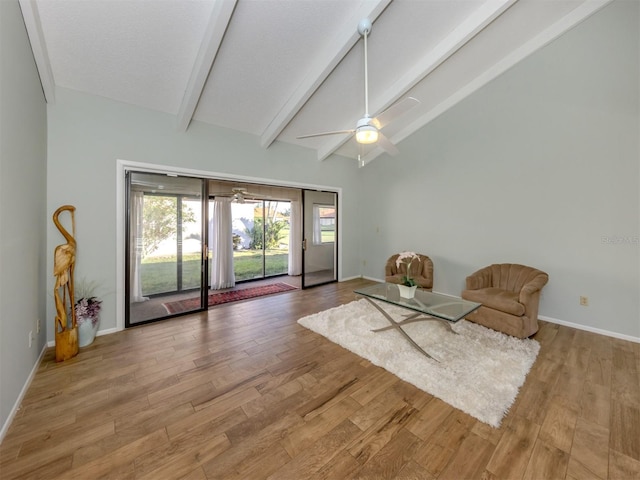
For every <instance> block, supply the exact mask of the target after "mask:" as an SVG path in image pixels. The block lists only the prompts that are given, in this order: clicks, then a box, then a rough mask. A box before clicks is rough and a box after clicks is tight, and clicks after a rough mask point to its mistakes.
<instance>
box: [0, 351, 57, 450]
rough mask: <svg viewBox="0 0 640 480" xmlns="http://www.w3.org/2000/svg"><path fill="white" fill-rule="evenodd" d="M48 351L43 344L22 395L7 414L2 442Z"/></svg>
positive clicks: (0, 438)
mask: <svg viewBox="0 0 640 480" xmlns="http://www.w3.org/2000/svg"><path fill="white" fill-rule="evenodd" d="M46 351H47V346H46V345H43V347H42V351H41V352H40V355H38V360H36V363H35V364H34V365H33V368H32V369H31V372H30V373H29V377H28V378H27V381H26V382H24V385H23V386H22V390H20V395H18V398H17V399H16V402H15V403H14V405H13V408H12V409H11V411H10V412H9V415H8V416H7V420H6V421H5V422H4V425H2V430H0V443H2V441H3V440H4V436H5V435H6V434H7V431H8V430H9V427H10V426H11V424H12V423H13V419H14V418H15V416H16V413H18V409H19V408H20V404H21V403H22V399H23V398H24V396H25V394H26V393H27V390H29V387H30V386H31V382H32V381H33V378H34V377H35V376H36V372H37V371H38V368H39V367H40V362H42V357H43V356H44V352H46Z"/></svg>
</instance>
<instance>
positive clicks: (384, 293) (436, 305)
mask: <svg viewBox="0 0 640 480" xmlns="http://www.w3.org/2000/svg"><path fill="white" fill-rule="evenodd" d="M354 293H355V294H357V295H361V296H363V297H364V298H365V300H367V301H369V303H371V305H373V306H374V307H375V308H376V309H377V310H378V311H379V312H380V313H381V314H382V315H384V317H385V318H386V319H387V320H388V321H389V323H390V324H391V325H389V326H388V327H383V328H379V329H377V330H373V331H374V332H376V333H377V332H384V331H386V330H392V329H393V330H397V331H398V332H400V333H401V334H402V336H404V338H405V339H406V340H407V341H408V342H409V343H410V344H411V345H412V346H413V347H414V348H415V349H417V350H418V351H419V352H420V353H422V354H423V355H426V356H427V357H429V358H431V359H432V360H436V359H435V358H433V357H432V356H431V355H429V354H428V353H427V352H425V351H424V349H423V348H422V347H421V346H420V345H418V344H417V343H416V342H415V341H414V340H413V339H412V338H411V337H410V336H409V334H407V332H405V331H404V330H403V329H402V327H403V326H404V325H407V324H409V323H415V322H425V321H438V322H442V323H444V325H446V327H447V328H448V329H449V330H450V331H451V332H452V333H454V334H456V335H457V333H456V332H455V331H454V330H453V329H452V328H451V324H452V323H456V322H457V321H458V320H460V319H461V318H464V317H465V316H467V315H468V314H470V313H471V312H473V311H474V310H477V309H478V308H480V306H481V305H482V304H480V303H476V302H469V301H467V300H463V299H461V298H458V297H452V296H449V295H441V294H439V293H433V292H428V291H426V290H420V289H417V290H416V291H415V294H414V296H413V298H403V297H401V296H400V289H399V288H398V285H396V284H394V283H377V284H375V285H371V286H369V287H363V288H359V289H357V290H354ZM376 300H378V301H376ZM384 304H389V305H396V306H398V307H402V308H404V309H407V310H410V311H413V312H412V313H409V314H407V315H405V318H404V319H403V320H401V321H399V322H398V321H396V320H394V319H393V317H391V315H389V313H388V312H387V311H386V310H385V309H384ZM436 361H438V360H436Z"/></svg>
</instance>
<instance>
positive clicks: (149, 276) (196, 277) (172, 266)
mask: <svg viewBox="0 0 640 480" xmlns="http://www.w3.org/2000/svg"><path fill="white" fill-rule="evenodd" d="M288 260H289V252H288V251H286V250H267V251H266V252H265V267H266V276H271V275H279V274H284V273H287V270H288V265H289V264H288ZM233 262H234V270H235V274H236V282H238V281H242V280H250V279H252V278H261V277H262V250H242V251H236V252H234V256H233ZM176 269H177V265H176V257H175V256H165V257H151V258H147V259H144V260H143V261H142V265H141V266H140V277H141V281H142V294H143V295H154V294H158V293H168V292H174V291H176V289H177V280H176V276H177V275H176ZM199 286H200V256H199V254H189V255H184V256H183V260H182V289H183V290H187V289H191V288H199Z"/></svg>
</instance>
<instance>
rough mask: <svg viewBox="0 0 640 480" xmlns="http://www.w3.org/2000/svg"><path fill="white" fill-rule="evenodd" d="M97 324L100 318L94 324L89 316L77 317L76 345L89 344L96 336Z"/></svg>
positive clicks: (83, 345)
mask: <svg viewBox="0 0 640 480" xmlns="http://www.w3.org/2000/svg"><path fill="white" fill-rule="evenodd" d="M99 326H100V320H98V321H97V322H96V324H95V326H94V325H93V322H92V321H91V319H90V318H82V319H81V318H78V346H79V347H86V346H87V345H91V344H92V343H93V341H94V340H95V338H96V333H98V327H99Z"/></svg>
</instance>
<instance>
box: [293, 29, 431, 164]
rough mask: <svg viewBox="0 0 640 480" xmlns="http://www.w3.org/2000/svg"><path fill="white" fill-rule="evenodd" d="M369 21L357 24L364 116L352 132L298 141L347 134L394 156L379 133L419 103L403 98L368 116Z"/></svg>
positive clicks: (395, 150)
mask: <svg viewBox="0 0 640 480" xmlns="http://www.w3.org/2000/svg"><path fill="white" fill-rule="evenodd" d="M371 27H372V25H371V21H370V20H369V19H368V18H364V19H362V20H360V22H359V23H358V33H359V34H360V35H361V36H362V38H363V40H364V42H363V43H364V116H363V117H362V118H360V120H358V122H357V123H356V128H355V129H353V130H335V131H331V132H323V133H314V134H311V135H302V136H299V137H297V138H298V139H302V138H309V137H320V136H325V135H339V134H343V135H344V134H349V135H351V136H355V139H356V142H357V143H358V144H360V145H372V144H377V146H378V147H380V148H381V149H383V150H384V151H385V152H387V153H388V154H389V155H396V154H397V153H398V149H397V148H396V147H395V145H393V143H391V141H390V140H389V139H388V138H387V137H385V136H384V135H383V133H382V132H381V131H380V130H381V129H382V128H383V127H384V126H385V125H388V124H389V123H390V122H391V121H392V120H394V119H395V118H397V117H398V116H400V115H402V114H403V113H405V112H406V111H407V110H409V109H410V108H412V107H414V106H416V105H418V104H419V103H420V102H419V101H418V100H416V99H415V98H412V97H409V98H405V99H403V100H401V101H399V102H396V103H394V104H393V105H391V106H390V107H389V108H387V109H386V110H385V111H383V112H382V113H380V114H379V115H378V117H371V116H370V115H369V74H368V59H367V36H368V35H369V34H370V33H371ZM363 157H364V152H363V151H361V152H360V154H358V166H359V167H363V166H364V159H363Z"/></svg>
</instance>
